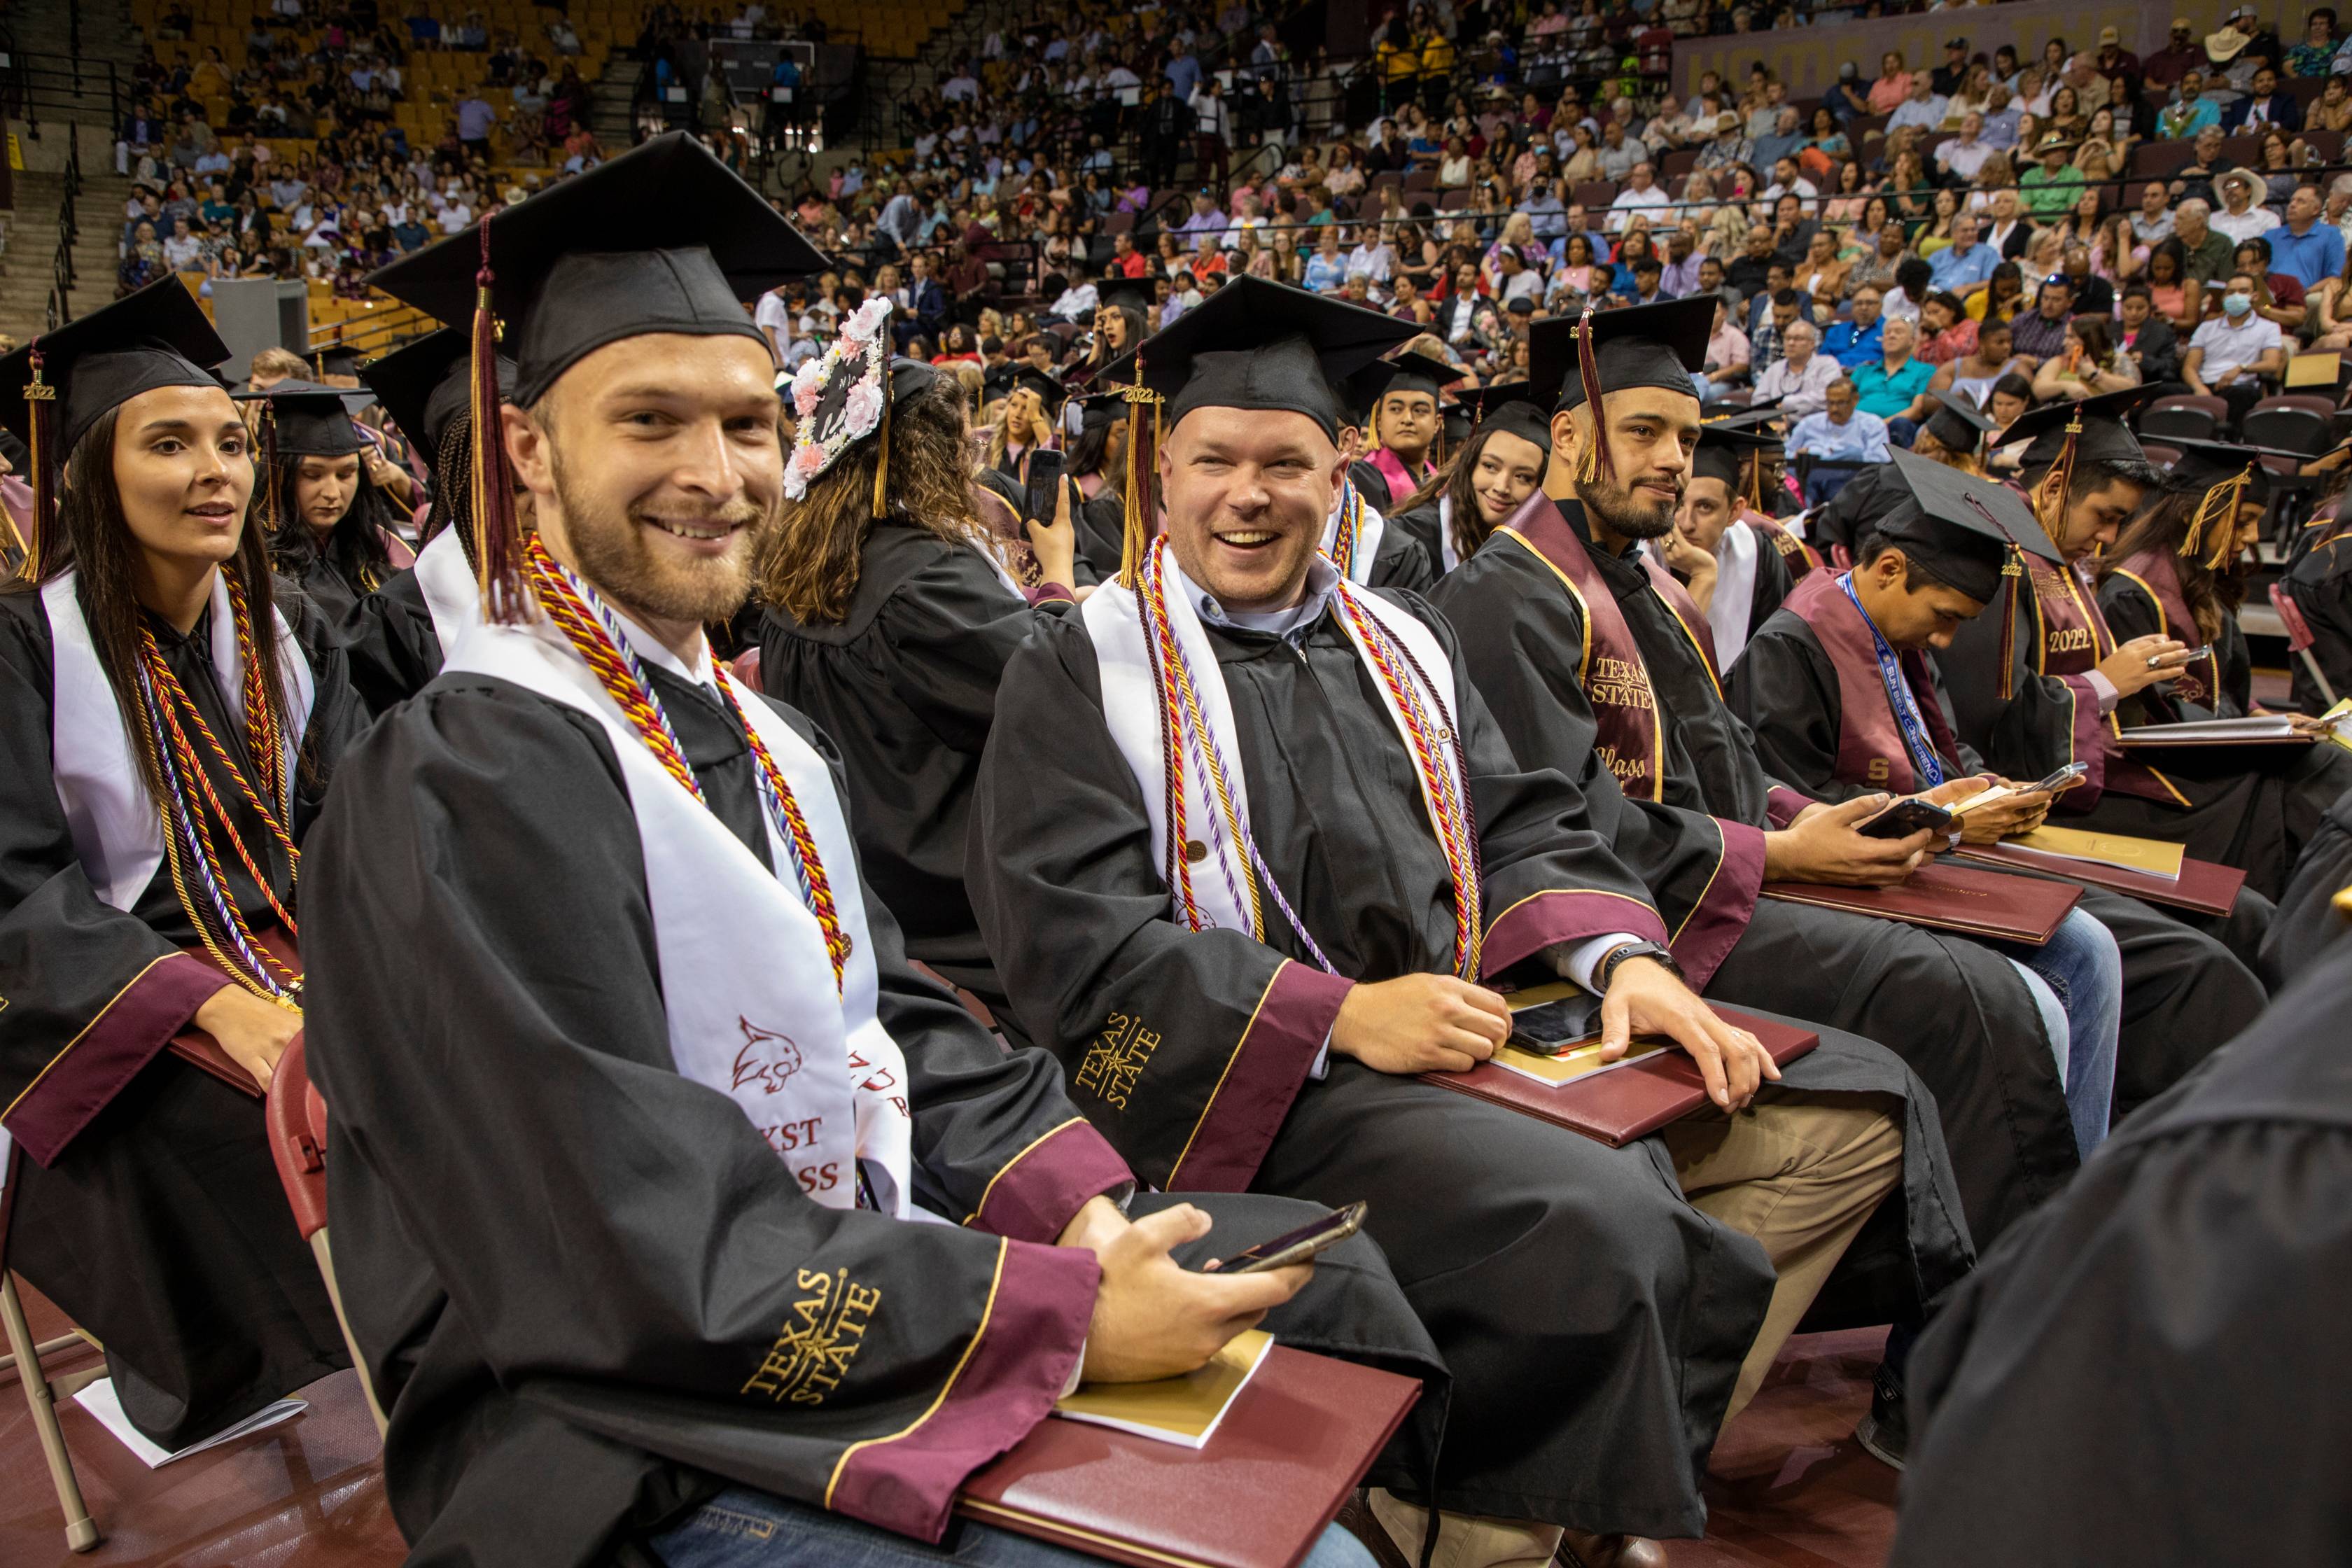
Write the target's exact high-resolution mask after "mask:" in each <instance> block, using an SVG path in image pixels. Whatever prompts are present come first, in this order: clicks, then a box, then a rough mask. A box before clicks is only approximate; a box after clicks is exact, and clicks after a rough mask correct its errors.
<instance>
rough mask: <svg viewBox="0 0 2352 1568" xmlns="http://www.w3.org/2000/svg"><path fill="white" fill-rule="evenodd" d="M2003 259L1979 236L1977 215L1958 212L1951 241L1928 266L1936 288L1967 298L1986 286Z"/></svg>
mask: <svg viewBox="0 0 2352 1568" xmlns="http://www.w3.org/2000/svg"><path fill="white" fill-rule="evenodd" d="M1999 264H2000V256H1999V255H1998V254H1996V253H1995V252H1994V250H1993V248H1992V247H1991V246H1990V245H1986V244H1984V243H1982V242H1981V241H1980V240H1979V239H1978V238H1977V220H1976V215H1975V214H1973V213H1959V214H1958V215H1956V216H1954V217H1953V219H1952V243H1951V244H1949V245H1948V246H1946V247H1944V248H1943V249H1941V250H1939V251H1937V253H1936V254H1935V256H1934V258H1932V259H1931V260H1930V261H1929V262H1928V263H1927V270H1928V276H1929V277H1930V278H1931V279H1933V280H1934V282H1935V285H1936V287H1937V288H1938V289H1947V290H1949V291H1950V292H1952V293H1955V294H1958V295H1959V296H1961V297H1962V298H1963V299H1965V298H1966V297H1967V296H1969V295H1970V294H1973V293H1975V292H1976V291H1977V290H1978V289H1981V288H1983V287H1984V286H1985V284H1986V282H1987V280H1989V279H1990V278H1991V277H1992V269H1993V268H1994V267H1996V266H1997V265H1999Z"/></svg>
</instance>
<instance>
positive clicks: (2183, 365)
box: [2180, 272, 2286, 428]
mask: <svg viewBox="0 0 2352 1568" xmlns="http://www.w3.org/2000/svg"><path fill="white" fill-rule="evenodd" d="M2285 369H2286V340H2285V338H2284V336H2282V335H2281V334H2280V332H2279V330H2278V323H2277V322H2275V321H2266V320H2264V319H2263V317H2262V316H2260V315H2258V314H2256V313H2255V311H2254V278H2253V275H2252V273H2250V272H2233V273H2231V275H2230V281H2229V284H2228V291H2227V292H2226V293H2224V294H2223V295H2222V296H2221V314H2220V315H2219V316H2217V317H2214V318H2213V319H2211V320H2210V321H2205V322H2204V323H2202V324H2201V325H2200V326H2199V327H2198V329H2197V331H2195V332H2194V333H2192V334H2191V335H2190V336H2189V350H2188V352H2187V353H2183V354H2182V355H2181V356H2180V379H2181V380H2183V381H2185V382H2187V383H2188V384H2189V391H2191V392H2194V393H2198V394H2200V395H2203V396H2207V397H2219V398H2221V399H2222V400H2223V401H2224V402H2226V403H2227V404H2229V405H2230V416H2229V420H2228V423H2229V425H2230V426H2231V427H2232V428H2234V427H2235V426H2237V424H2238V422H2239V421H2240V420H2241V419H2243V418H2244V417H2245V416H2246V410H2248V409H2249V408H2252V406H2253V405H2255V404H2256V403H2257V402H2259V401H2260V400H2261V398H2262V396H2263V381H2265V380H2271V381H2275V380H2276V379H2277V378H2278V377H2279V376H2280V375H2281V374H2283V373H2284V371H2285Z"/></svg>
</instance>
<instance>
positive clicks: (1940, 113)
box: [1886, 73, 1950, 136]
mask: <svg viewBox="0 0 2352 1568" xmlns="http://www.w3.org/2000/svg"><path fill="white" fill-rule="evenodd" d="M1949 108H1950V105H1949V104H1948V103H1947V102H1946V101H1945V100H1944V99H1943V98H1941V97H1940V96H1938V95H1937V91H1936V83H1935V79H1934V78H1933V77H1931V76H1928V75H1926V74H1925V73H1922V74H1920V75H1917V76H1915V77H1913V78H1912V79H1911V92H1910V96H1909V97H1907V98H1906V99H1905V100H1903V101H1902V102H1901V103H1899V104H1897V105H1896V106H1895V112H1894V113H1893V114H1891V115H1889V116H1888V117H1887V121H1886V132H1887V134H1888V135H1890V136H1892V135H1893V134H1894V133H1895V132H1897V131H1900V130H1902V129H1903V128H1904V127H1906V126H1916V127H1918V129H1919V131H1920V132H1921V133H1922V134H1926V133H1927V132H1936V131H1940V130H1942V129H1943V128H1944V116H1945V114H1946V113H1947V112H1948V110H1949Z"/></svg>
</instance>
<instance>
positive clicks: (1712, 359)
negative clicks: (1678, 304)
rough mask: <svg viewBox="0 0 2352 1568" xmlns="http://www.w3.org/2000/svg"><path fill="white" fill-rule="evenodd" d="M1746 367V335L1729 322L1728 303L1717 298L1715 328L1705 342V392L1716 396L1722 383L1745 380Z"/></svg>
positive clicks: (1747, 352) (1746, 377)
mask: <svg viewBox="0 0 2352 1568" xmlns="http://www.w3.org/2000/svg"><path fill="white" fill-rule="evenodd" d="M1748 364H1749V351H1748V334H1747V333H1745V332H1743V331H1740V330H1739V328H1738V326H1737V325H1736V324H1734V322H1733V321H1732V320H1731V302H1730V301H1729V300H1726V299H1724V298H1723V297H1722V296H1720V295H1717V297H1716V301H1715V329H1714V331H1712V332H1711V333H1710V334H1709V335H1708V337H1707V340H1706V380H1707V391H1708V392H1709V393H1710V394H1714V395H1719V394H1720V393H1721V391H1722V389H1723V387H1724V386H1725V385H1726V384H1736V383H1739V382H1744V381H1746V380H1747V379H1748Z"/></svg>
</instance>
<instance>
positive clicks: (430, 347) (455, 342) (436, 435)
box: [360, 327, 515, 458]
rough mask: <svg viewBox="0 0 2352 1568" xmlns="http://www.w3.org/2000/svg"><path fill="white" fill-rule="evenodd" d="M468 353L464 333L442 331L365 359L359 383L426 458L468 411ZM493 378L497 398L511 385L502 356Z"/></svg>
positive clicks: (511, 369) (510, 365)
mask: <svg viewBox="0 0 2352 1568" xmlns="http://www.w3.org/2000/svg"><path fill="white" fill-rule="evenodd" d="M472 353H473V343H472V340H470V339H469V338H468V337H467V335H466V334H465V333H464V332H461V331H458V330H457V328H455V327H443V328H441V329H440V330H439V331H432V332H427V333H425V336H423V337H421V338H418V339H417V340H416V341H415V342H408V343H403V344H402V345H401V346H400V347H398V348H396V349H394V350H393V351H392V353H388V354H385V355H383V356H382V357H381V358H379V359H375V360H372V361H370V362H369V363H368V365H367V367H366V368H365V369H363V370H362V371H361V372H360V379H361V380H362V381H363V382H365V383H367V386H368V390H369V391H370V392H372V393H373V394H374V395H375V400H376V401H377V402H378V403H381V404H383V411H384V412H385V413H386V414H388V415H390V416H392V422H393V423H394V425H397V426H400V433H401V434H402V435H404V436H405V437H408V438H409V440H410V441H411V442H413V443H415V446H416V448H417V449H418V450H419V451H421V452H424V453H425V454H426V456H427V457H428V458H429V457H431V456H433V455H435V454H436V453H438V452H439V451H440V450H441V443H442V441H443V440H444V438H446V437H447V436H448V434H449V428H450V426H453V425H455V424H456V423H457V420H458V419H459V417H460V416H465V415H467V413H469V412H470V411H471V408H472V405H473V393H474V388H473V383H472V382H471V381H470V380H468V379H467V376H468V373H469V372H470V371H471V369H472V368H473V367H472V364H471V363H470V362H471V358H472ZM498 377H499V392H500V394H501V395H504V394H505V393H506V392H507V391H508V390H509V389H510V388H511V387H512V386H513V385H514V384H515V363H514V361H512V360H510V359H509V358H508V357H507V356H506V355H504V354H500V355H499V358H498Z"/></svg>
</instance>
